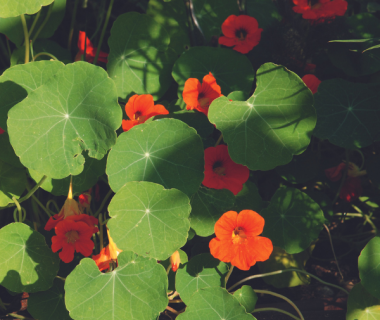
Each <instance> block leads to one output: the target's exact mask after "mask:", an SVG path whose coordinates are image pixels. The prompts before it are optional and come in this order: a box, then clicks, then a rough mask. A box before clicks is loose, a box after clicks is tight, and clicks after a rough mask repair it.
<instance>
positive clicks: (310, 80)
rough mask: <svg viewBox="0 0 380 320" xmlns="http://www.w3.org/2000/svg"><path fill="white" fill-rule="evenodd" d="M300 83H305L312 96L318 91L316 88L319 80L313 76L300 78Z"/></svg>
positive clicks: (306, 75) (319, 82)
mask: <svg viewBox="0 0 380 320" xmlns="http://www.w3.org/2000/svg"><path fill="white" fill-rule="evenodd" d="M302 81H303V82H305V84H306V86H307V87H308V88H309V89H310V91H311V92H312V93H313V94H316V93H317V91H318V87H319V85H320V84H321V82H322V81H321V80H319V79H318V78H317V77H316V76H315V75H313V74H305V75H304V76H303V77H302Z"/></svg>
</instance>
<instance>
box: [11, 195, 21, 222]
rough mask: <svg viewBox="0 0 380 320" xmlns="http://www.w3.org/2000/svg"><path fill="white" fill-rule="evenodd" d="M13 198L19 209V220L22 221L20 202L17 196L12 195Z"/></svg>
mask: <svg viewBox="0 0 380 320" xmlns="http://www.w3.org/2000/svg"><path fill="white" fill-rule="evenodd" d="M12 200H13V202H14V203H15V205H16V207H17V211H18V221H19V222H22V209H21V206H20V203H19V202H18V201H17V199H16V197H15V196H13V197H12Z"/></svg>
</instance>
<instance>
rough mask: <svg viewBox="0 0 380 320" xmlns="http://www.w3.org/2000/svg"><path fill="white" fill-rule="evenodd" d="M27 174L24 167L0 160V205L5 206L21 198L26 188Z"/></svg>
mask: <svg viewBox="0 0 380 320" xmlns="http://www.w3.org/2000/svg"><path fill="white" fill-rule="evenodd" d="M25 183H26V174H25V170H24V169H23V168H19V167H14V166H12V165H11V164H9V163H6V162H4V161H2V160H0V206H2V207H5V206H6V205H7V204H8V203H11V202H13V200H12V198H13V197H16V198H19V197H20V196H21V194H22V193H23V192H24V190H25Z"/></svg>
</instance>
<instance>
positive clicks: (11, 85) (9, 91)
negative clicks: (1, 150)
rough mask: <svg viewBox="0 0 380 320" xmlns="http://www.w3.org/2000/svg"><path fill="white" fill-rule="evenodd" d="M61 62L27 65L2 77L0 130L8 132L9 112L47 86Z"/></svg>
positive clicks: (15, 68) (60, 66)
mask: <svg viewBox="0 0 380 320" xmlns="http://www.w3.org/2000/svg"><path fill="white" fill-rule="evenodd" d="M63 66H64V65H63V64H62V63H61V62H59V61H41V62H35V63H27V64H23V65H19V66H14V67H12V68H9V69H7V70H6V71H4V73H3V75H2V76H1V77H0V128H3V129H4V130H6V128H7V118H8V111H9V110H10V109H11V108H12V107H13V106H14V105H16V104H17V103H19V102H20V101H22V100H23V99H25V98H26V96H27V95H28V94H30V93H31V92H33V91H34V90H36V89H37V88H38V87H40V86H42V85H43V84H45V83H46V82H47V81H48V80H49V79H50V78H51V77H52V76H53V75H55V74H56V73H57V72H58V70H59V69H61V68H63Z"/></svg>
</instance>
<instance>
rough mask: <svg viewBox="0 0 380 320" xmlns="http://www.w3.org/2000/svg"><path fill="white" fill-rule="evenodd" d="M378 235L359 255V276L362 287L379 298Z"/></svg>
mask: <svg viewBox="0 0 380 320" xmlns="http://www.w3.org/2000/svg"><path fill="white" fill-rule="evenodd" d="M379 252H380V237H379V236H376V237H374V238H373V239H371V240H370V241H369V242H368V243H367V245H366V246H365V247H364V249H363V250H362V252H361V253H360V256H359V276H360V279H361V280H362V282H361V284H362V285H363V287H364V288H365V289H366V290H367V291H368V292H369V293H370V294H371V295H373V296H374V297H376V298H378V299H380V287H379V285H378V284H379V283H380V254H379Z"/></svg>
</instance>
